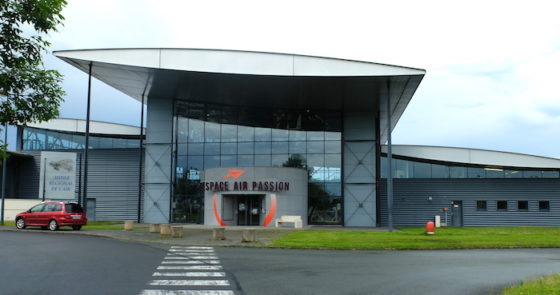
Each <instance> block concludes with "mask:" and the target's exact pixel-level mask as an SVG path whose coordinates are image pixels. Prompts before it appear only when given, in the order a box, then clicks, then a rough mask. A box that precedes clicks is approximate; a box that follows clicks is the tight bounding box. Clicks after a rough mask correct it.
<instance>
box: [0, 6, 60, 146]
mask: <svg viewBox="0 0 560 295" xmlns="http://www.w3.org/2000/svg"><path fill="white" fill-rule="evenodd" d="M65 6H66V1H65V0H0V97H1V98H0V100H1V102H0V123H1V124H6V123H7V124H10V125H25V124H26V123H28V122H41V121H47V120H50V119H53V118H56V117H57V116H58V115H59V111H58V108H59V106H60V104H61V103H62V102H63V96H64V94H65V93H64V91H63V90H62V86H61V83H62V75H61V74H60V73H59V72H57V71H55V70H47V69H45V68H44V66H43V61H42V56H41V55H42V54H43V53H44V52H46V50H47V47H48V46H50V43H49V42H48V41H47V40H45V39H44V38H43V37H42V35H45V34H47V33H49V32H52V31H56V30H57V26H58V25H60V24H62V21H63V20H64V17H63V16H62V14H61V12H62V9H63V8H64V7H65ZM24 29H25V31H24ZM1 150H2V151H5V146H3V147H2V148H1Z"/></svg>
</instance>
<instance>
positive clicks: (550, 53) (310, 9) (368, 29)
mask: <svg viewBox="0 0 560 295" xmlns="http://www.w3.org/2000/svg"><path fill="white" fill-rule="evenodd" d="M69 2H70V3H69V4H68V6H67V8H66V9H65V11H64V15H65V17H66V21H65V22H64V23H65V25H64V27H61V28H60V30H59V32H57V33H53V34H51V35H49V36H48V39H49V40H50V41H51V42H52V46H51V48H50V49H51V50H64V49H83V48H113V47H114V48H120V47H187V48H219V49H239V50H255V51H271V52H284V53H296V54H308V55H318V56H327V57H338V58H348V59H357V60H364V61H372V62H379V63H388V64H395V65H402V66H410V67H418V68H422V69H425V70H426V71H427V74H426V76H425V78H424V80H423V81H422V83H421V84H420V87H419V88H418V91H417V92H416V94H415V96H414V97H413V99H412V101H411V103H410V104H409V106H408V108H407V110H406V111H405V113H404V114H403V116H402V117H401V120H400V122H399V123H398V125H397V128H396V129H395V131H394V133H393V142H394V143H395V144H421V145H442V146H456V147H469V148H482V149H491V150H500V151H509V152H519V153H527V154H535V155H542V156H549V157H556V158H560V91H558V90H557V87H558V85H559V84H560V75H559V74H558V68H560V17H558V11H560V4H555V3H556V2H558V1H548V2H540V1H519V2H516V1H503V2H502V1H461V2H460V4H457V2H458V1H348V0H345V1H325V0H322V1H303V0H299V1H286V0H284V1H262V0H261V1H163V0H154V1H149V0H145V1H140V0H130V1H124V0H123V1H117V0H105V1H104V0H80V1H76V0H74V1H72V0H71V1H69ZM516 3H521V4H516ZM558 3H560V2H558ZM45 62H46V65H47V67H49V68H54V69H58V70H60V71H61V72H62V73H63V74H65V76H66V78H65V83H64V87H65V89H66V91H67V93H68V96H67V98H66V102H65V103H64V106H63V107H62V110H61V111H62V114H61V116H62V117H72V118H85V101H86V90H87V76H86V74H84V73H82V72H80V71H78V70H76V69H73V68H72V67H71V66H69V65H67V64H65V63H64V62H62V61H60V60H57V58H55V57H53V56H47V57H46V59H45ZM139 111H140V105H139V103H137V102H136V101H135V100H133V99H131V98H128V97H126V96H124V95H122V94H120V93H119V92H118V91H116V90H113V89H111V88H110V87H108V86H105V85H104V84H102V83H101V82H96V83H94V88H93V108H92V119H94V120H102V121H111V122H117V123H123V124H134V125H138V124H139Z"/></svg>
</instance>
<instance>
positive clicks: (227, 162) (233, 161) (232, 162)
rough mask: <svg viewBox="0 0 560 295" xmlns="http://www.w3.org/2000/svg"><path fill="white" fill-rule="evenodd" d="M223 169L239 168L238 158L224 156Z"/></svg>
mask: <svg viewBox="0 0 560 295" xmlns="http://www.w3.org/2000/svg"><path fill="white" fill-rule="evenodd" d="M221 166H222V167H233V166H237V156H222V164H221Z"/></svg>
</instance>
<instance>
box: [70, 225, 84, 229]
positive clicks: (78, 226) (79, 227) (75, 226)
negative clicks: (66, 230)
mask: <svg viewBox="0 0 560 295" xmlns="http://www.w3.org/2000/svg"><path fill="white" fill-rule="evenodd" d="M72 229H73V230H80V229H82V226H81V225H72Z"/></svg>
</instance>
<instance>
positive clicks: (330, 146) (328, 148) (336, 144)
mask: <svg viewBox="0 0 560 295" xmlns="http://www.w3.org/2000/svg"><path fill="white" fill-rule="evenodd" d="M340 152H341V150H340V141H333V140H329V141H325V153H329V154H331V153H332V154H339V153H340Z"/></svg>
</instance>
